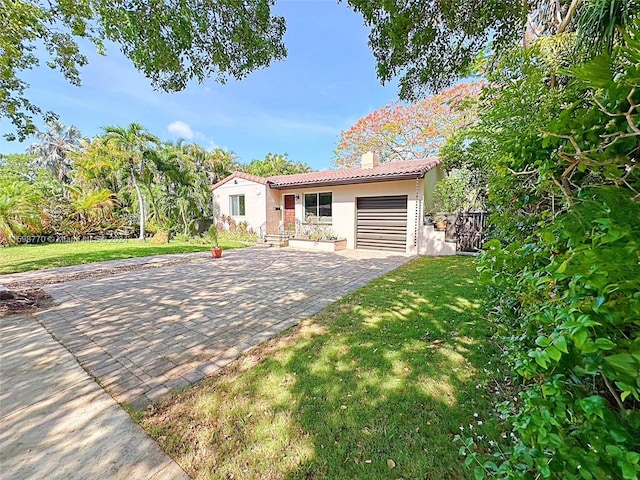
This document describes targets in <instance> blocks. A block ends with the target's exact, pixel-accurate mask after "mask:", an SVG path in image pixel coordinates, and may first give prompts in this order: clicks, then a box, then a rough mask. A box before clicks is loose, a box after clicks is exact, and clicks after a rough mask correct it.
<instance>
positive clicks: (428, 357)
mask: <svg viewBox="0 0 640 480" xmlns="http://www.w3.org/2000/svg"><path fill="white" fill-rule="evenodd" d="M477 275H478V274H477V272H476V270H475V268H474V265H473V263H472V261H471V260H470V259H469V258H464V257H449V258H439V259H429V258H420V259H417V260H415V261H413V262H411V263H409V264H408V265H406V266H405V267H403V268H400V269H399V270H397V271H395V272H392V273H391V274H388V275H386V276H384V277H382V278H380V279H378V280H376V281H374V282H372V283H371V284H369V285H367V286H366V287H364V288H362V289H360V290H358V291H357V292H354V293H353V294H351V295H348V296H347V297H345V298H344V299H343V300H342V301H340V302H337V303H335V304H333V305H332V306H330V307H329V308H328V309H326V310H324V311H323V312H321V313H319V314H317V315H315V316H314V317H311V318H310V319H308V320H306V321H304V322H303V323H302V324H301V325H300V326H298V327H295V328H293V329H291V330H289V331H288V332H285V333H284V334H283V335H280V336H279V337H277V338H275V339H273V340H272V341H270V342H268V343H266V344H264V345H263V346H261V347H259V348H257V349H254V350H253V351H252V352H250V353H249V354H247V355H245V356H244V357H243V358H242V359H240V360H239V361H237V362H235V363H234V364H232V366H230V367H228V368H227V369H225V370H224V371H223V373H222V374H221V375H219V376H217V377H214V378H211V379H207V380H205V381H203V382H201V383H199V384H197V385H195V386H193V387H192V388H190V389H188V390H186V391H185V392H183V393H181V394H178V395H176V396H175V397H173V398H172V399H170V400H169V401H168V402H167V403H166V404H163V405H161V406H159V407H158V408H157V409H156V410H155V411H153V412H152V413H148V414H146V415H145V416H144V417H143V418H142V420H141V425H142V426H143V427H144V428H145V429H146V430H147V431H148V432H149V433H150V434H151V435H152V436H153V437H154V438H156V439H157V441H158V442H159V443H160V445H161V446H162V447H163V448H164V450H165V451H166V452H167V453H169V454H170V455H171V456H172V457H173V458H175V459H176V460H177V461H178V463H180V465H181V466H182V467H183V468H184V469H185V470H186V471H187V472H188V473H189V474H191V475H192V476H193V477H194V478H197V479H209V478H211V479H229V478H233V479H249V480H251V479H325V478H330V479H345V480H346V479H359V478H367V479H398V478H402V479H445V478H446V479H462V478H471V473H472V472H471V471H469V470H467V469H466V468H465V467H464V465H463V459H461V458H460V457H459V456H458V449H459V447H460V444H457V443H455V442H454V441H453V437H454V436H455V435H456V434H460V427H464V429H465V434H466V433H467V432H469V431H470V430H469V425H470V424H471V425H472V426H473V427H474V429H473V430H472V431H471V432H470V433H475V432H483V433H484V434H486V433H490V434H491V435H493V436H496V435H499V432H500V430H499V425H498V424H497V422H496V421H495V420H493V415H492V413H491V403H492V399H491V392H490V388H489V385H490V383H493V380H494V378H497V377H498V374H497V373H496V367H497V363H498V362H497V352H496V351H495V350H494V348H493V347H492V346H491V342H489V340H488V338H487V336H488V329H487V326H486V320H485V318H484V312H483V307H482V299H483V296H484V292H483V289H482V288H481V287H480V286H479V285H478V283H477ZM479 421H480V422H481V423H479ZM475 434H478V433H475ZM485 453H486V452H485Z"/></svg>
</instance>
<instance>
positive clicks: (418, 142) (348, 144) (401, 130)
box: [334, 82, 481, 167]
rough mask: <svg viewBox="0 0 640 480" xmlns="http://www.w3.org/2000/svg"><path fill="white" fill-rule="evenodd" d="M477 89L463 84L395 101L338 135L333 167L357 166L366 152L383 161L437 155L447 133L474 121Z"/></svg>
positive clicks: (475, 84) (478, 89)
mask: <svg viewBox="0 0 640 480" xmlns="http://www.w3.org/2000/svg"><path fill="white" fill-rule="evenodd" d="M480 88H481V82H470V83H462V84H459V85H456V86H455V87H453V88H450V89H449V90H445V91H443V92H442V93H440V94H438V95H433V96H431V97H427V98H425V99H424V100H422V101H420V102H417V103H414V104H410V105H403V104H401V103H399V102H397V101H396V102H392V103H390V104H389V105H386V106H384V107H382V108H380V109H378V110H376V111H374V112H372V113H370V114H369V115H367V116H366V117H364V118H361V119H360V120H358V121H357V122H356V123H355V124H354V125H353V126H352V127H351V128H349V129H348V130H346V131H343V132H342V133H341V134H340V137H339V139H338V147H337V148H336V150H335V159H334V164H335V165H336V166H339V167H349V166H352V165H357V164H358V163H359V162H360V157H361V155H362V154H363V153H365V152H369V151H371V152H376V153H377V154H378V155H379V156H380V160H381V161H385V162H386V161H390V162H392V161H400V160H412V159H417V158H424V157H430V156H435V155H437V154H438V151H439V149H440V147H441V146H442V145H443V144H444V142H445V141H446V139H447V137H448V136H449V135H450V134H452V133H453V132H455V131H456V130H458V129H460V128H464V127H467V126H469V125H471V124H473V123H474V122H475V120H476V118H477V111H476V108H475V102H474V99H475V98H476V97H477V96H478V94H479V93H480Z"/></svg>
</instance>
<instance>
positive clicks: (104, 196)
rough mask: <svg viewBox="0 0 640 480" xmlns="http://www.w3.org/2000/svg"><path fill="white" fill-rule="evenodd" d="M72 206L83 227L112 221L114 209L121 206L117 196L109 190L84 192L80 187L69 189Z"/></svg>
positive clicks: (75, 186)
mask: <svg viewBox="0 0 640 480" xmlns="http://www.w3.org/2000/svg"><path fill="white" fill-rule="evenodd" d="M68 188H69V191H70V192H71V206H72V207H73V210H74V212H75V214H76V216H77V219H78V221H79V223H80V224H81V225H85V226H86V225H89V224H92V223H93V222H100V221H104V220H110V219H111V217H112V213H113V209H114V208H115V207H117V206H119V205H120V202H119V201H118V199H117V198H116V196H115V195H114V194H113V193H112V192H111V191H110V190H108V189H106V188H101V189H99V190H88V191H87V190H84V189H83V188H81V187H80V186H78V185H73V186H70V187H68Z"/></svg>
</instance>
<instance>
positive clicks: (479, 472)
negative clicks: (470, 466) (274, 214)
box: [473, 467, 485, 480]
mask: <svg viewBox="0 0 640 480" xmlns="http://www.w3.org/2000/svg"><path fill="white" fill-rule="evenodd" d="M473 478H475V480H484V478H485V473H484V469H483V468H482V467H476V468H474V470H473Z"/></svg>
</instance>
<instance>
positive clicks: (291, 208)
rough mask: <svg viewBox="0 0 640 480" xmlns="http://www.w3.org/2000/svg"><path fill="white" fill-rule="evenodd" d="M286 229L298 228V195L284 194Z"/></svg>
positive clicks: (293, 229)
mask: <svg viewBox="0 0 640 480" xmlns="http://www.w3.org/2000/svg"><path fill="white" fill-rule="evenodd" d="M284 229H285V230H288V231H291V232H293V231H295V229H296V196H295V195H285V196H284Z"/></svg>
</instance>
